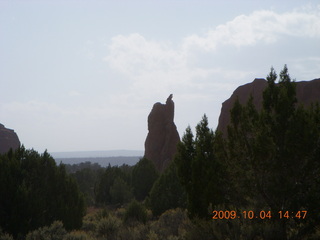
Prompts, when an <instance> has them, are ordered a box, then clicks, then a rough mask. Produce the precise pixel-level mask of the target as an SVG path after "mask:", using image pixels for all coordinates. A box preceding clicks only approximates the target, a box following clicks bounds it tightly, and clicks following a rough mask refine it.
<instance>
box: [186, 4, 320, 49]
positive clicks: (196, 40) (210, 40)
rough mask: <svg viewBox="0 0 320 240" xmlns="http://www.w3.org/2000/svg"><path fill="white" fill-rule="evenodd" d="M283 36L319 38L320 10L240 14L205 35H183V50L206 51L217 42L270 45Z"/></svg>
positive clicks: (241, 44) (217, 43) (236, 44)
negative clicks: (200, 49) (199, 49)
mask: <svg viewBox="0 0 320 240" xmlns="http://www.w3.org/2000/svg"><path fill="white" fill-rule="evenodd" d="M282 35H287V36H291V37H292V36H295V37H314V38H320V9H319V8H317V9H316V10H314V11H313V10H310V9H307V10H303V11H292V12H287V13H282V14H279V13H276V12H273V11H266V10H261V11H255V12H253V13H252V14H250V15H240V16H237V17H235V18H234V19H233V20H232V21H229V22H227V23H225V24H221V25H219V26H217V27H216V28H215V29H212V30H209V31H208V32H207V33H206V34H205V36H198V35H191V36H188V37H186V38H185V39H184V43H183V46H184V49H190V48H192V47H199V48H202V49H204V50H206V51H209V50H215V49H216V48H217V47H218V46H219V45H232V46H236V47H240V46H249V45H254V44H257V43H259V42H262V43H266V44H271V43H274V42H276V41H277V40H278V39H279V38H280V37H281V36H282Z"/></svg>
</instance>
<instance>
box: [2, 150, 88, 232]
mask: <svg viewBox="0 0 320 240" xmlns="http://www.w3.org/2000/svg"><path fill="white" fill-rule="evenodd" d="M0 193H1V198H0V216H1V218H0V226H1V228H2V229H3V231H5V232H8V233H11V234H13V235H14V236H17V235H20V234H26V233H27V232H28V231H30V230H32V229H36V228H38V227H41V226H45V225H49V224H51V223H52V222H53V221H55V220H60V221H62V222H63V224H64V226H65V227H66V228H67V229H73V228H79V227H81V224H82V217H83V216H84V214H85V205H84V199H83V196H82V194H81V193H80V191H79V189H78V185H77V184H76V183H75V181H74V179H73V178H71V177H70V176H68V175H67V173H66V171H65V168H64V165H62V164H60V165H59V166H57V165H56V162H55V160H54V159H53V158H52V157H51V156H50V155H49V154H48V153H47V152H44V153H43V154H41V155H40V154H39V153H38V152H36V151H34V150H26V149H25V148H24V147H23V146H22V147H21V148H19V149H18V150H17V151H15V152H12V151H10V152H9V153H7V154H5V155H1V156H0Z"/></svg>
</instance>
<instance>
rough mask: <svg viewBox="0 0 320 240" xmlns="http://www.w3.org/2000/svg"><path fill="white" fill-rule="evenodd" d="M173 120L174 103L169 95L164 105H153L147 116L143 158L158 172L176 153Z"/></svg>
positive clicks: (176, 142) (176, 138) (176, 136)
mask: <svg viewBox="0 0 320 240" xmlns="http://www.w3.org/2000/svg"><path fill="white" fill-rule="evenodd" d="M173 119H174V102H173V101H172V94H171V95H170V96H169V97H168V98H167V101H166V104H161V103H159V102H157V103H155V104H154V105H153V108H152V110H151V112H150V114H149V116H148V130H149V133H148V135H147V138H146V141H145V144H144V145H145V154H144V156H145V157H146V158H147V159H149V160H151V161H153V162H154V164H155V166H156V169H157V170H158V171H159V172H162V171H163V170H164V169H165V168H166V167H167V166H168V165H169V163H170V162H171V160H172V159H173V157H174V155H175V153H176V151H177V144H178V143H179V142H180V137H179V133H178V131H177V127H176V125H175V124H174V121H173Z"/></svg>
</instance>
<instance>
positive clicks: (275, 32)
mask: <svg viewBox="0 0 320 240" xmlns="http://www.w3.org/2000/svg"><path fill="white" fill-rule="evenodd" d="M284 64H287V65H288V68H289V73H290V75H291V76H292V77H293V78H295V79H296V80H297V81H299V80H311V79H315V78H319V77H320V3H319V1H318V0H315V1H302V0H299V1H298V0H290V1H279V0H276V1H270V0H268V1H257V0H252V1H238V0H237V1H231V0H224V1H209V0H208V1H199V0H198V1H196V0H164V1H155V0H149V1H133V0H130V1H129V0H128V1H121V0H120V1H113V0H112V1H111V0H110V1H92V0H91V1H67V0H66V1H56V0H55V1H53V0H52V1H28V0H24V1H15V0H11V1H7V0H0V123H2V124H4V125H5V126H6V127H8V128H13V129H14V130H15V131H16V132H17V133H18V136H19V138H20V141H21V142H22V143H23V144H24V145H25V146H26V147H27V148H34V149H35V150H37V151H40V152H42V151H44V150H45V149H48V151H49V152H55V151H81V150H111V149H130V150H133V149H136V150H143V149H144V141H145V138H146V136H147V117H148V114H149V112H150V111H151V108H152V106H153V104H154V103H155V102H162V103H164V102H165V100H166V98H167V97H168V96H169V94H171V93H173V100H174V102H175V107H176V108H175V123H176V125H177V128H178V131H179V133H180V136H182V134H183V132H184V131H185V129H186V127H187V126H188V125H190V126H191V127H194V126H195V125H196V124H197V123H198V122H199V121H200V120H201V118H202V116H203V114H204V113H206V114H207V116H208V118H209V123H210V126H211V127H212V128H213V129H215V128H216V126H217V122H218V117H219V113H220V109H221V104H222V102H223V101H225V100H226V99H227V98H229V97H230V95H231V94H232V92H233V91H234V90H235V88H236V87H238V86H239V85H243V84H245V83H248V82H251V81H253V79H254V78H261V77H266V75H267V74H268V73H269V71H270V67H271V66H274V67H275V69H276V71H277V72H278V73H279V72H280V70H281V69H282V68H283V65H284Z"/></svg>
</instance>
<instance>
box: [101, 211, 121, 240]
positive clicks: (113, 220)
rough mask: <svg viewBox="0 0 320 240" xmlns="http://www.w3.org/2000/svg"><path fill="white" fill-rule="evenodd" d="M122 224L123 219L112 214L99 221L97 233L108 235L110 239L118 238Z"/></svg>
mask: <svg viewBox="0 0 320 240" xmlns="http://www.w3.org/2000/svg"><path fill="white" fill-rule="evenodd" d="M121 225H122V222H121V220H120V219H118V218H117V217H115V216H113V215H111V214H110V215H109V216H108V217H107V218H102V219H101V220H100V221H99V222H98V225H97V234H98V236H99V237H107V239H108V240H112V239H117V236H118V233H119V230H120V228H121Z"/></svg>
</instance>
